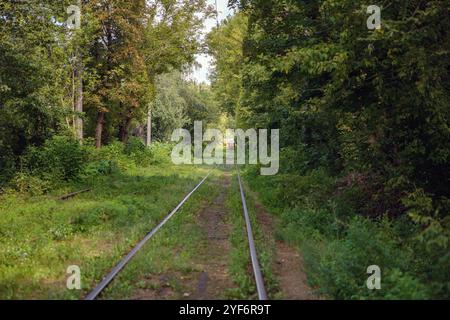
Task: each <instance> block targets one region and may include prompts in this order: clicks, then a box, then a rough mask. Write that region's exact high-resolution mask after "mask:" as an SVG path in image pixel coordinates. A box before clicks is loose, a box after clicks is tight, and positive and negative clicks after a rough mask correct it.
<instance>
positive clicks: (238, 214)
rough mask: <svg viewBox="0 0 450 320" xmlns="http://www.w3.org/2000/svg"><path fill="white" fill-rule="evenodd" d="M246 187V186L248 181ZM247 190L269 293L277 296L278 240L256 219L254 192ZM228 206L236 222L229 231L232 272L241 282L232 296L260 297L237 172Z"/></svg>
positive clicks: (248, 206)
mask: <svg viewBox="0 0 450 320" xmlns="http://www.w3.org/2000/svg"><path fill="white" fill-rule="evenodd" d="M244 188H246V187H245V183H244ZM244 192H245V196H246V201H247V208H248V211H249V215H250V220H251V224H252V228H253V237H254V239H255V245H256V251H257V253H258V259H259V263H260V266H261V270H262V274H263V278H264V282H265V286H266V290H267V294H268V296H269V298H272V299H275V298H277V297H278V294H277V292H278V290H277V283H276V280H275V277H274V275H273V270H272V265H273V259H274V250H275V244H274V243H273V241H271V240H270V239H269V237H267V236H265V235H264V233H263V232H262V229H261V227H260V226H259V225H258V223H257V219H256V215H255V202H254V199H253V197H252V195H251V193H249V192H248V189H246V190H244ZM227 206H228V208H229V210H230V212H231V216H230V219H231V224H232V226H233V229H232V232H231V235H230V241H231V245H232V250H231V253H230V273H231V275H232V277H233V281H234V282H235V283H236V284H237V285H238V289H235V290H234V292H230V296H231V297H233V298H236V299H257V298H258V296H257V293H256V283H255V280H254V274H253V269H252V265H251V259H250V252H249V247H248V239H247V229H246V225H245V220H244V216H243V208H242V202H241V197H240V189H239V183H238V181H237V176H236V174H235V175H233V181H232V185H231V189H230V192H229V195H228V201H227Z"/></svg>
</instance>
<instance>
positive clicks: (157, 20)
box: [0, 0, 211, 183]
mask: <svg viewBox="0 0 450 320" xmlns="http://www.w3.org/2000/svg"><path fill="white" fill-rule="evenodd" d="M74 4H76V5H78V7H79V8H80V13H81V21H80V22H81V24H80V28H79V29H73V28H71V25H70V21H71V20H70V19H69V18H70V17H71V13H70V12H67V9H68V7H69V5H74ZM210 15H211V10H210V8H209V6H207V4H206V1H205V0H196V1H192V0H168V1H144V0H139V1H123V0H108V1H103V0H102V1H97V0H94V1H78V2H75V3H74V1H68V0H58V1H40V0H39V1H37V0H26V1H6V0H3V1H0V44H1V45H0V183H4V182H5V181H8V180H9V179H10V178H11V177H12V176H13V175H14V173H15V172H16V171H17V170H19V169H20V157H21V156H22V155H23V154H24V152H25V151H26V150H27V149H28V148H29V146H36V147H38V146H41V145H43V143H44V141H46V140H47V139H49V138H51V137H52V136H54V135H66V136H75V137H76V138H77V139H79V140H82V139H83V138H94V139H95V141H96V146H97V147H101V146H102V145H103V144H105V143H110V142H112V141H114V140H115V139H119V140H121V141H122V142H126V141H127V140H128V138H129V137H130V136H131V135H132V134H133V133H135V132H137V133H138V135H140V136H141V137H143V135H144V133H143V131H144V128H145V127H146V126H145V122H146V117H147V113H148V110H149V108H150V107H151V105H152V102H154V100H155V96H156V88H155V81H156V78H157V77H158V75H160V74H164V73H167V72H169V71H171V70H174V69H175V70H182V69H183V70H184V69H186V68H188V67H189V66H190V65H191V64H192V63H193V62H194V57H195V54H197V53H199V52H201V51H202V44H201V42H200V40H199V39H200V38H201V37H199V34H200V33H201V29H202V28H203V22H204V19H205V18H206V17H208V16H210ZM174 116H177V115H174ZM171 120H176V119H173V118H172V119H171ZM155 133H156V134H158V132H155Z"/></svg>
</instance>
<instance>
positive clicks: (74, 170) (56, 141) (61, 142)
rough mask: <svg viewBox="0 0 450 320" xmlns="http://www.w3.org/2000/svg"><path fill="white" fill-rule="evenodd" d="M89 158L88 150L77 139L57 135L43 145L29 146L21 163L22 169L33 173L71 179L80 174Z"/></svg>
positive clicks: (53, 177)
mask: <svg viewBox="0 0 450 320" xmlns="http://www.w3.org/2000/svg"><path fill="white" fill-rule="evenodd" d="M87 158H88V153H87V150H86V149H85V148H84V147H83V146H81V145H80V143H79V142H78V141H77V140H75V139H73V138H69V137H61V136H55V137H53V138H52V139H49V140H47V141H46V142H45V143H44V145H43V146H41V147H34V146H32V147H29V148H28V150H27V151H26V153H25V154H24V155H23V156H22V158H21V163H22V169H24V170H25V171H26V172H28V173H29V174H31V175H35V176H37V177H40V178H44V179H49V178H51V179H55V180H56V179H63V180H71V179H75V178H77V177H78V176H79V174H80V173H81V171H82V170H83V168H84V165H85V163H86V161H87Z"/></svg>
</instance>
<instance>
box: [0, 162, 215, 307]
mask: <svg viewBox="0 0 450 320" xmlns="http://www.w3.org/2000/svg"><path fill="white" fill-rule="evenodd" d="M206 172H207V170H205V169H200V168H196V169H194V170H193V167H191V166H189V167H178V166H177V167H175V166H169V165H161V166H153V167H149V168H145V169H144V168H132V169H130V170H127V171H126V172H124V173H121V174H115V175H111V176H106V177H98V178H96V179H93V180H91V181H90V182H89V183H87V185H86V184H85V185H83V186H81V185H79V184H77V183H74V184H71V185H70V184H68V185H65V186H63V187H61V188H60V189H59V190H55V191H54V192H53V194H54V195H56V194H62V193H65V192H66V191H67V190H69V189H70V190H73V189H82V188H85V187H90V188H92V192H91V193H87V194H83V195H80V196H78V197H76V198H74V199H71V200H68V201H65V202H61V201H58V200H55V199H54V198H53V197H51V196H40V197H27V196H24V195H20V194H17V193H11V194H3V195H2V197H1V199H0V298H2V299H30V298H31V299H58V298H62V299H79V298H81V297H82V296H83V294H85V293H86V292H87V291H88V290H89V289H91V288H92V286H93V285H94V284H95V283H97V281H98V280H99V279H101V278H102V276H104V274H105V273H106V272H107V271H108V270H110V269H111V268H112V267H113V266H114V265H115V263H117V261H118V260H119V259H120V258H121V257H122V256H123V255H124V254H125V253H126V252H127V251H128V250H129V249H130V248H131V247H132V246H133V245H134V244H136V242H137V241H139V240H140V239H141V238H142V237H143V236H144V235H145V234H146V233H147V232H148V231H149V230H150V229H151V228H152V227H154V226H156V224H157V223H159V221H160V220H161V219H162V218H163V217H164V216H165V215H166V214H167V213H168V212H169V211H170V210H171V209H173V207H175V206H176V204H178V203H179V201H180V200H181V199H182V198H183V196H184V195H185V194H186V193H187V192H188V191H190V190H191V189H192V188H193V187H194V186H195V185H196V184H197V183H198V182H199V181H200V179H201V178H202V177H204V176H205V175H206ZM202 192H204V191H202ZM190 205H195V202H194V204H190ZM169 254H170V253H169ZM69 265H78V266H79V267H80V269H81V272H82V287H83V290H82V291H76V290H75V291H69V290H67V288H66V279H67V277H68V274H66V270H67V267H68V266H69Z"/></svg>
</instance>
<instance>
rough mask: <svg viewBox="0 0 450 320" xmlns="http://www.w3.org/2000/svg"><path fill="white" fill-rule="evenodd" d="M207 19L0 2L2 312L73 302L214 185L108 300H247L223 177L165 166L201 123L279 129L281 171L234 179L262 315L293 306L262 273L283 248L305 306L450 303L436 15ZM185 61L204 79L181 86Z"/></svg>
mask: <svg viewBox="0 0 450 320" xmlns="http://www.w3.org/2000/svg"><path fill="white" fill-rule="evenodd" d="M213 4H214V2H212V3H211V1H206V0H155V1H145V0H134V1H126V0H89V1H88V0H80V1H78V2H77V1H72V0H56V1H55V0H52V1H50V0H24V1H8V0H0V299H36V298H37V299H39V298H50V299H60V298H63V299H79V298H81V297H82V296H83V295H84V294H86V292H87V291H89V290H90V289H92V287H93V285H94V284H95V283H96V281H98V280H100V279H101V278H102V275H103V274H104V273H105V272H106V271H107V270H110V269H111V267H112V266H113V264H112V261H117V259H119V258H120V257H122V256H123V255H124V254H125V253H126V252H127V250H128V249H130V247H131V246H132V245H134V244H136V243H137V242H138V241H139V240H140V239H141V238H142V237H143V236H144V235H145V232H146V231H148V229H149V224H148V223H150V225H152V224H156V223H157V222H158V220H159V219H160V218H161V217H162V214H165V213H166V212H168V211H169V210H170V209H171V208H173V207H174V206H175V205H176V203H177V201H179V200H180V199H181V198H182V196H183V195H185V194H186V192H187V191H188V190H189V188H192V186H193V185H194V184H195V183H196V182H198V180H200V178H201V177H202V176H204V174H206V172H207V171H208V170H213V172H214V173H213V177H212V180H211V181H209V182H207V184H208V187H207V189H206V190H204V189H199V191H198V193H199V194H198V195H194V198H193V200H192V202H191V203H189V204H187V207H186V209H182V210H183V211H182V213H183V216H181V215H180V216H177V217H176V218H174V219H175V220H174V222H173V225H171V226H170V229H168V230H167V231H161V232H162V234H161V236H160V237H159V236H158V238H157V239H155V243H153V244H152V245H154V246H152V247H151V248H147V249H146V251H145V252H143V253H142V254H141V256H138V257H137V258H136V262H134V263H133V264H132V265H130V266H129V268H128V269H126V270H125V271H123V272H124V274H123V275H122V276H121V277H120V278H119V279H118V280H117V281H116V282H114V283H113V284H112V285H111V286H110V287H108V289H107V290H106V292H105V293H104V296H103V298H105V299H119V298H123V297H127V298H130V299H138V298H142V296H143V298H145V299H147V298H148V299H189V298H193V299H203V298H205V297H206V298H209V299H212V298H218V297H219V298H226V299H254V298H255V297H256V296H255V288H256V286H255V283H254V279H253V277H252V274H251V272H250V271H249V270H250V269H251V268H249V265H250V257H249V256H248V254H247V251H246V250H248V248H247V247H246V245H245V241H244V238H245V233H243V231H242V230H243V226H244V224H243V223H244V222H242V221H241V218H240V215H241V211H240V210H242V209H241V208H240V202H239V201H240V200H239V197H238V190H239V187H238V184H237V182H236V181H234V178H235V173H232V174H230V177H231V178H230V177H228V174H229V173H227V172H228V170H229V169H223V168H221V167H219V166H215V167H214V168H212V169H211V168H207V167H206V166H176V165H174V164H173V163H172V161H171V151H172V148H173V145H174V142H176V141H173V140H172V133H173V132H174V130H176V129H178V128H185V129H187V130H189V131H190V132H194V123H195V121H203V123H204V128H218V129H219V130H225V129H227V128H236V129H237V128H242V129H245V130H246V129H252V128H254V129H269V130H270V129H279V132H280V155H279V156H280V163H279V172H278V174H276V175H273V176H263V175H261V174H260V169H261V166H262V165H261V164H259V165H250V164H247V165H243V166H240V167H241V168H240V172H241V174H242V176H243V180H244V182H245V187H246V189H247V197H249V198H250V200H249V208H250V209H249V211H250V215H251V219H250V220H251V221H252V223H253V224H254V234H255V241H256V248H257V249H258V252H259V253H260V255H259V258H260V262H261V267H262V274H263V276H264V279H265V282H266V287H267V290H268V294H269V297H270V298H272V299H285V298H293V299H301V297H304V296H302V295H300V296H296V295H293V296H292V297H291V296H289V292H290V291H289V290H290V289H289V288H285V287H284V284H283V279H284V278H283V275H282V274H281V276H280V272H281V271H279V270H278V271H277V269H276V267H275V265H276V264H277V262H276V261H277V259H279V258H278V257H279V252H280V250H281V249H280V246H281V244H282V245H283V246H288V247H289V248H290V249H292V250H291V251H286V252H289V254H287V256H289V257H291V258H292V259H297V258H293V257H294V255H297V254H298V255H300V256H301V259H297V260H298V261H297V260H296V261H297V262H296V263H297V264H298V263H300V262H299V261H302V262H301V264H302V265H301V268H300V267H298V268H297V269H298V271H299V270H300V269H301V270H303V271H302V272H304V273H305V277H306V279H307V280H305V281H306V282H305V286H306V287H308V289H307V290H306V291H307V294H308V297H310V298H311V296H313V297H314V298H320V299H337V300H343V299H344V300H347V299H348V300H367V299H374V300H403V299H409V300H430V299H439V300H448V299H450V272H449V270H450V31H449V30H450V1H449V0H430V1H424V0H408V1H404V0H383V1H378V3H375V2H374V3H370V4H369V3H367V2H365V1H362V0H317V1H302V0H230V1H229V3H228V7H229V9H230V10H232V12H233V14H230V15H229V16H228V17H226V18H225V19H223V20H221V21H220V20H219V19H217V25H214V27H213V28H212V29H211V30H210V31H209V30H208V31H205V29H204V24H205V22H206V21H208V20H211V19H213V20H214V19H216V18H217V14H218V13H217V8H215V7H214V5H213ZM71 5H72V6H71ZM369 5H378V6H379V7H380V8H381V16H380V19H381V26H380V27H379V28H374V29H372V30H371V29H368V18H369V16H370V14H368V10H367V8H368V6H369ZM77 10H79V11H77ZM199 54H206V55H208V56H210V57H211V58H212V61H213V62H212V66H211V72H210V76H209V81H208V82H203V83H199V82H198V81H195V80H194V79H192V78H191V77H190V76H189V75H190V73H191V72H192V70H193V68H195V67H196V65H197V64H198V62H197V60H196V59H197V56H198V55H199ZM224 172H225V173H224ZM229 179H233V180H232V181H231V180H230V181H228V180H229ZM239 179H240V177H239ZM221 181H222V182H221ZM223 181H225V182H223ZM239 181H240V180H239ZM85 189H89V190H91V191H92V192H87V193H86V194H83V195H80V196H77V197H76V198H74V199H71V200H69V201H67V202H62V201H61V200H58V197H60V196H61V195H63V194H66V193H70V192H73V191H76V190H85ZM94 191H95V192H94ZM216 197H217V199H219V200H217V199H216ZM217 201H219V202H217ZM205 204H209V205H213V206H217V208H219V207H220V210H219V209H217V210H216V211H218V212H219V211H220V212H222V211H223V214H224V215H228V216H227V218H226V219H225V220H226V222H223V223H225V224H226V225H227V226H228V227H226V228H225V229H227V230H229V231H228V232H229V233H227V234H226V235H225V236H224V237H225V238H226V239H227V240H226V241H225V242H226V244H224V243H225V242H224V243H220V245H219V244H217V243H215V242H214V241H215V240H211V239H213V238H207V239H205V238H204V237H203V236H202V234H203V233H205V232H206V231H204V230H203V229H202V228H203V227H204V226H203V227H202V221H206V222H205V223H206V224H207V226H206V227H205V228H206V230H207V232H206V233H208V232H209V231H210V229H209V228H210V226H209V224H208V223H211V224H214V223H219V222H217V221H219V220H220V219H219V220H217V219H216V218H214V219H213V218H211V219H212V220H211V221H209V220H208V218H205V216H204V214H205V213H204V212H203V211H202V208H203V207H204V206H205ZM207 206H208V205H207ZM261 208H264V213H261V212H260V210H262V209H261ZM197 212H200V213H198V214H197ZM202 212H203V213H202ZM221 214H222V213H221ZM266 215H267V216H268V217H270V218H267V219H269V220H270V221H271V223H270V224H269V225H270V226H268V225H267V224H266V222H265V220H266V218H264V217H266ZM183 219H186V220H183ZM221 223H222V222H220V225H221V226H223V225H222V224H221ZM168 228H169V227H168ZM266 228H269V229H270V232H268V231H267V229H266ZM202 230H203V231H202ZM214 230H215V229H214ZM174 233H176V236H173V237H171V235H172V234H174ZM208 239H209V240H208ZM199 243H201V244H202V245H199ZM201 247H205V248H210V249H211V250H210V251H214V250H215V248H216V247H217V248H218V249H217V250H218V251H217V252H218V253H220V252H222V251H220V250H224V251H223V252H222V253H223V254H222V256H224V257H225V258H224V259H225V260H224V262H223V264H224V266H221V268H222V267H223V268H225V269H226V270H228V271H227V272H228V273H229V275H230V280H229V283H228V282H227V283H226V284H225V282H224V283H222V284H221V285H217V287H214V288H213V289H214V290H216V291H217V292H220V294H212V293H211V292H212V291H211V292H210V291H208V290H213V289H205V290H206V291H205V292H207V293H208V295H206V293H205V292H204V293H202V294H200V293H198V294H195V293H192V292H191V291H189V290H190V289H189V288H191V287H193V286H194V285H193V284H192V283H191V282H192V281H194V280H189V281H191V282H189V281H187V280H186V279H191V278H190V277H192V278H195V279H196V277H197V276H199V277H200V279H201V272H203V273H207V274H208V275H209V276H210V277H212V278H214V275H215V272H216V271H215V270H216V269H214V268H218V267H217V266H214V265H210V264H208V263H207V262H206V261H212V260H214V259H215V258H213V257H212V256H211V255H210V253H208V254H207V253H206V252H203V251H202V252H201V253H199V252H197V251H196V250H201V249H199V248H201ZM180 251H182V252H183V253H180ZM228 252H229V253H228ZM280 259H281V258H280ZM146 261H147V262H146ZM148 261H150V262H148ZM72 264H75V265H80V266H81V269H82V270H86V271H83V279H84V280H83V281H82V289H81V291H71V290H67V288H66V276H67V274H66V272H65V271H66V267H67V266H68V265H72ZM297 264H296V266H297ZM369 266H376V267H377V268H379V269H381V275H382V277H381V288H377V289H376V290H371V289H368V286H366V279H367V278H368V277H369V276H370V274H368V271H367V270H368V267H369ZM198 273H200V275H198ZM142 274H151V275H157V276H159V277H160V278H161V277H163V278H164V280H161V283H159V282H158V281H159V280H158V281H156V282H155V281H154V280H148V278H151V277H150V276H149V277H147V278H145V279H143V278H142V277H141V275H142ZM180 274H181V275H182V276H180ZM156 278H157V277H156ZM152 279H153V278H152ZM161 279H162V278H161ZM223 281H225V280H223ZM163 282H164V285H163V284H162V283H163ZM166 283H168V284H166ZM200 283H202V281H201V280H200ZM219 283H221V282H220V281H219ZM161 285H162V286H163V287H165V288H166V291H164V290H163V291H161V290H159V291H158V290H156V288H157V287H159V286H161ZM221 286H223V287H221ZM225 287H226V289H225ZM297 287H298V286H297ZM155 292H157V293H155ZM161 292H165V293H161ZM302 294H305V292H303V293H302ZM205 295H206V296H205Z"/></svg>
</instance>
